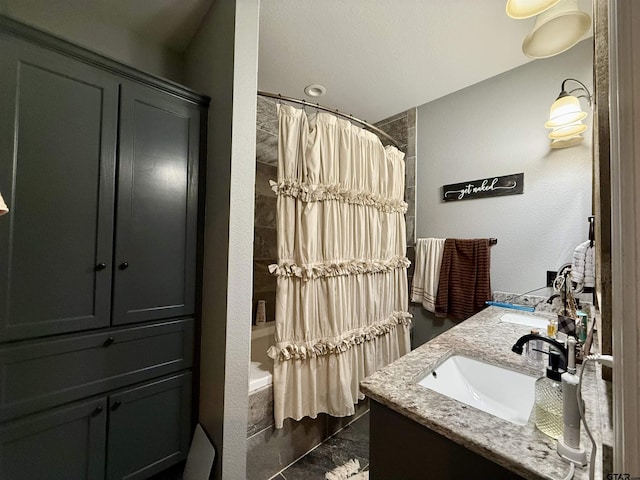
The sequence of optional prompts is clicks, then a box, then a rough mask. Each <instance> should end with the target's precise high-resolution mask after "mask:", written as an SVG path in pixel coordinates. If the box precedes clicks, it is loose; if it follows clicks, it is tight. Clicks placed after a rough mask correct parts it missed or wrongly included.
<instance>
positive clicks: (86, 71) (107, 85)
mask: <svg viewBox="0 0 640 480" xmlns="http://www.w3.org/2000/svg"><path fill="white" fill-rule="evenodd" d="M0 89H1V90H2V95H0V112H2V115H0V192H2V195H3V197H4V198H5V200H6V202H7V204H8V205H9V213H8V214H7V215H4V216H3V217H1V218H0V370H1V371H2V372H3V374H2V376H0V449H1V450H0V459H1V461H0V480H15V479H30V480H33V479H39V478H43V479H44V478H46V479H50V480H56V479H60V480H71V479H79V480H80V479H109V480H111V479H123V478H127V479H144V478H148V477H149V476H151V475H154V474H156V473H158V472H159V471H161V470H163V469H165V468H167V467H169V466H171V465H172V464H174V463H176V462H179V461H181V460H183V459H184V458H186V453H187V450H188V445H189V440H190V438H191V410H192V409H191V405H192V382H191V367H192V366H193V348H194V340H195V339H194V331H197V329H196V322H197V318H196V317H195V313H196V308H195V302H196V285H197V284H198V282H197V278H196V277H197V261H198V259H197V250H198V242H199V239H198V235H199V232H200V231H201V229H199V223H198V222H199V218H200V216H199V208H200V205H199V190H200V191H201V189H202V187H201V185H200V184H199V178H200V173H199V167H200V162H201V160H200V158H201V151H203V150H201V131H203V128H204V127H205V123H206V116H207V106H208V99H207V98H206V97H202V96H200V95H198V94H196V93H194V92H191V91H189V90H187V89H185V88H183V87H181V86H179V85H176V84H173V83H171V82H167V81H164V80H161V79H157V78H154V77H152V76H149V75H146V74H144V73H142V72H139V71H137V70H134V69H131V68H129V67H126V66H124V65H121V64H119V63H117V62H114V61H112V60H109V59H106V58H104V57H101V56H99V55H97V54H94V53H92V52H89V51H87V50H85V49H83V48H80V47H78V46H75V45H72V44H69V43H67V42H65V41H63V40H60V39H57V38H54V37H51V36H50V35H48V34H45V33H43V32H40V31H38V30H35V29H33V28H30V27H27V26H25V25H22V24H20V23H18V22H15V21H13V20H11V19H8V18H6V17H2V16H0Z"/></svg>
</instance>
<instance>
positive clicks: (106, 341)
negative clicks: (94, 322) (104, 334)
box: [102, 337, 116, 347]
mask: <svg viewBox="0 0 640 480" xmlns="http://www.w3.org/2000/svg"><path fill="white" fill-rule="evenodd" d="M115 341H116V339H115V338H113V337H109V338H107V339H106V340H105V341H104V343H103V344H102V346H103V347H108V346H109V345H112V344H113V343H115Z"/></svg>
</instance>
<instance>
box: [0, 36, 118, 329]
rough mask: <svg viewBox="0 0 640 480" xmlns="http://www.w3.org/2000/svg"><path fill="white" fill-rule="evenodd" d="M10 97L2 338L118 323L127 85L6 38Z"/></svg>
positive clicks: (4, 118) (0, 276)
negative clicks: (116, 258) (113, 318)
mask: <svg viewBox="0 0 640 480" xmlns="http://www.w3.org/2000/svg"><path fill="white" fill-rule="evenodd" d="M0 91H2V95H0V112H2V115H0V191H1V192H2V194H3V197H4V198H5V199H7V201H8V203H9V205H10V209H11V211H10V213H9V215H6V216H4V217H3V218H2V222H0V340H3V339H4V340H9V339H19V338H29V337H35V336H44V335H50V334H55V333H63V332H71V331H76V330H82V329H90V328H97V327H103V326H108V325H109V322H110V303H111V264H112V262H111V257H112V245H113V210H114V191H115V183H114V180H115V146H116V134H117V130H116V128H117V107H118V103H117V102H118V83H117V81H116V79H115V77H113V76H111V75H108V74H105V73H104V72H101V71H99V70H97V69H95V68H92V67H89V66H87V65H84V64H82V63H81V62H77V61H75V60H72V59H69V58H67V57H65V56H64V55H60V54H56V53H53V52H49V51H46V50H43V49H41V48H38V47H35V46H33V45H30V44H28V43H25V42H22V41H19V40H17V39H15V38H14V37H8V36H0ZM99 265H100V266H99ZM102 266H104V267H102Z"/></svg>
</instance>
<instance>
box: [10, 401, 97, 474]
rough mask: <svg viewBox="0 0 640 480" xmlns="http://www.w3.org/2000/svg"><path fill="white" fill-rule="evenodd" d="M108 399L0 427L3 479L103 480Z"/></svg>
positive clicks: (77, 405)
mask: <svg viewBox="0 0 640 480" xmlns="http://www.w3.org/2000/svg"><path fill="white" fill-rule="evenodd" d="M106 418H107V411H106V399H105V398H102V399H97V400H92V401H89V402H84V403H80V404H76V405H72V406H69V407H65V408H59V409H56V410H51V411H49V412H46V413H43V414H40V415H34V416H32V417H26V418H25V419H23V420H19V421H15V422H10V423H6V424H4V425H2V426H0V479H1V480H36V479H47V480H101V479H103V478H104V469H105V464H104V461H105V454H104V452H105V435H106Z"/></svg>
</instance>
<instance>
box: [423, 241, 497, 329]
mask: <svg viewBox="0 0 640 480" xmlns="http://www.w3.org/2000/svg"><path fill="white" fill-rule="evenodd" d="M490 266H491V257H490V252H489V240H488V239H486V238H483V239H475V240H460V239H453V238H447V240H446V241H445V243H444V250H443V252H442V267H441V268H440V281H439V286H438V294H437V296H436V311H435V313H436V316H437V317H449V318H452V319H454V320H465V319H467V318H469V317H470V316H472V315H474V314H476V313H478V312H479V311H480V310H482V309H483V308H484V307H485V306H486V305H485V303H484V302H486V301H487V300H491V277H490Z"/></svg>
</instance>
